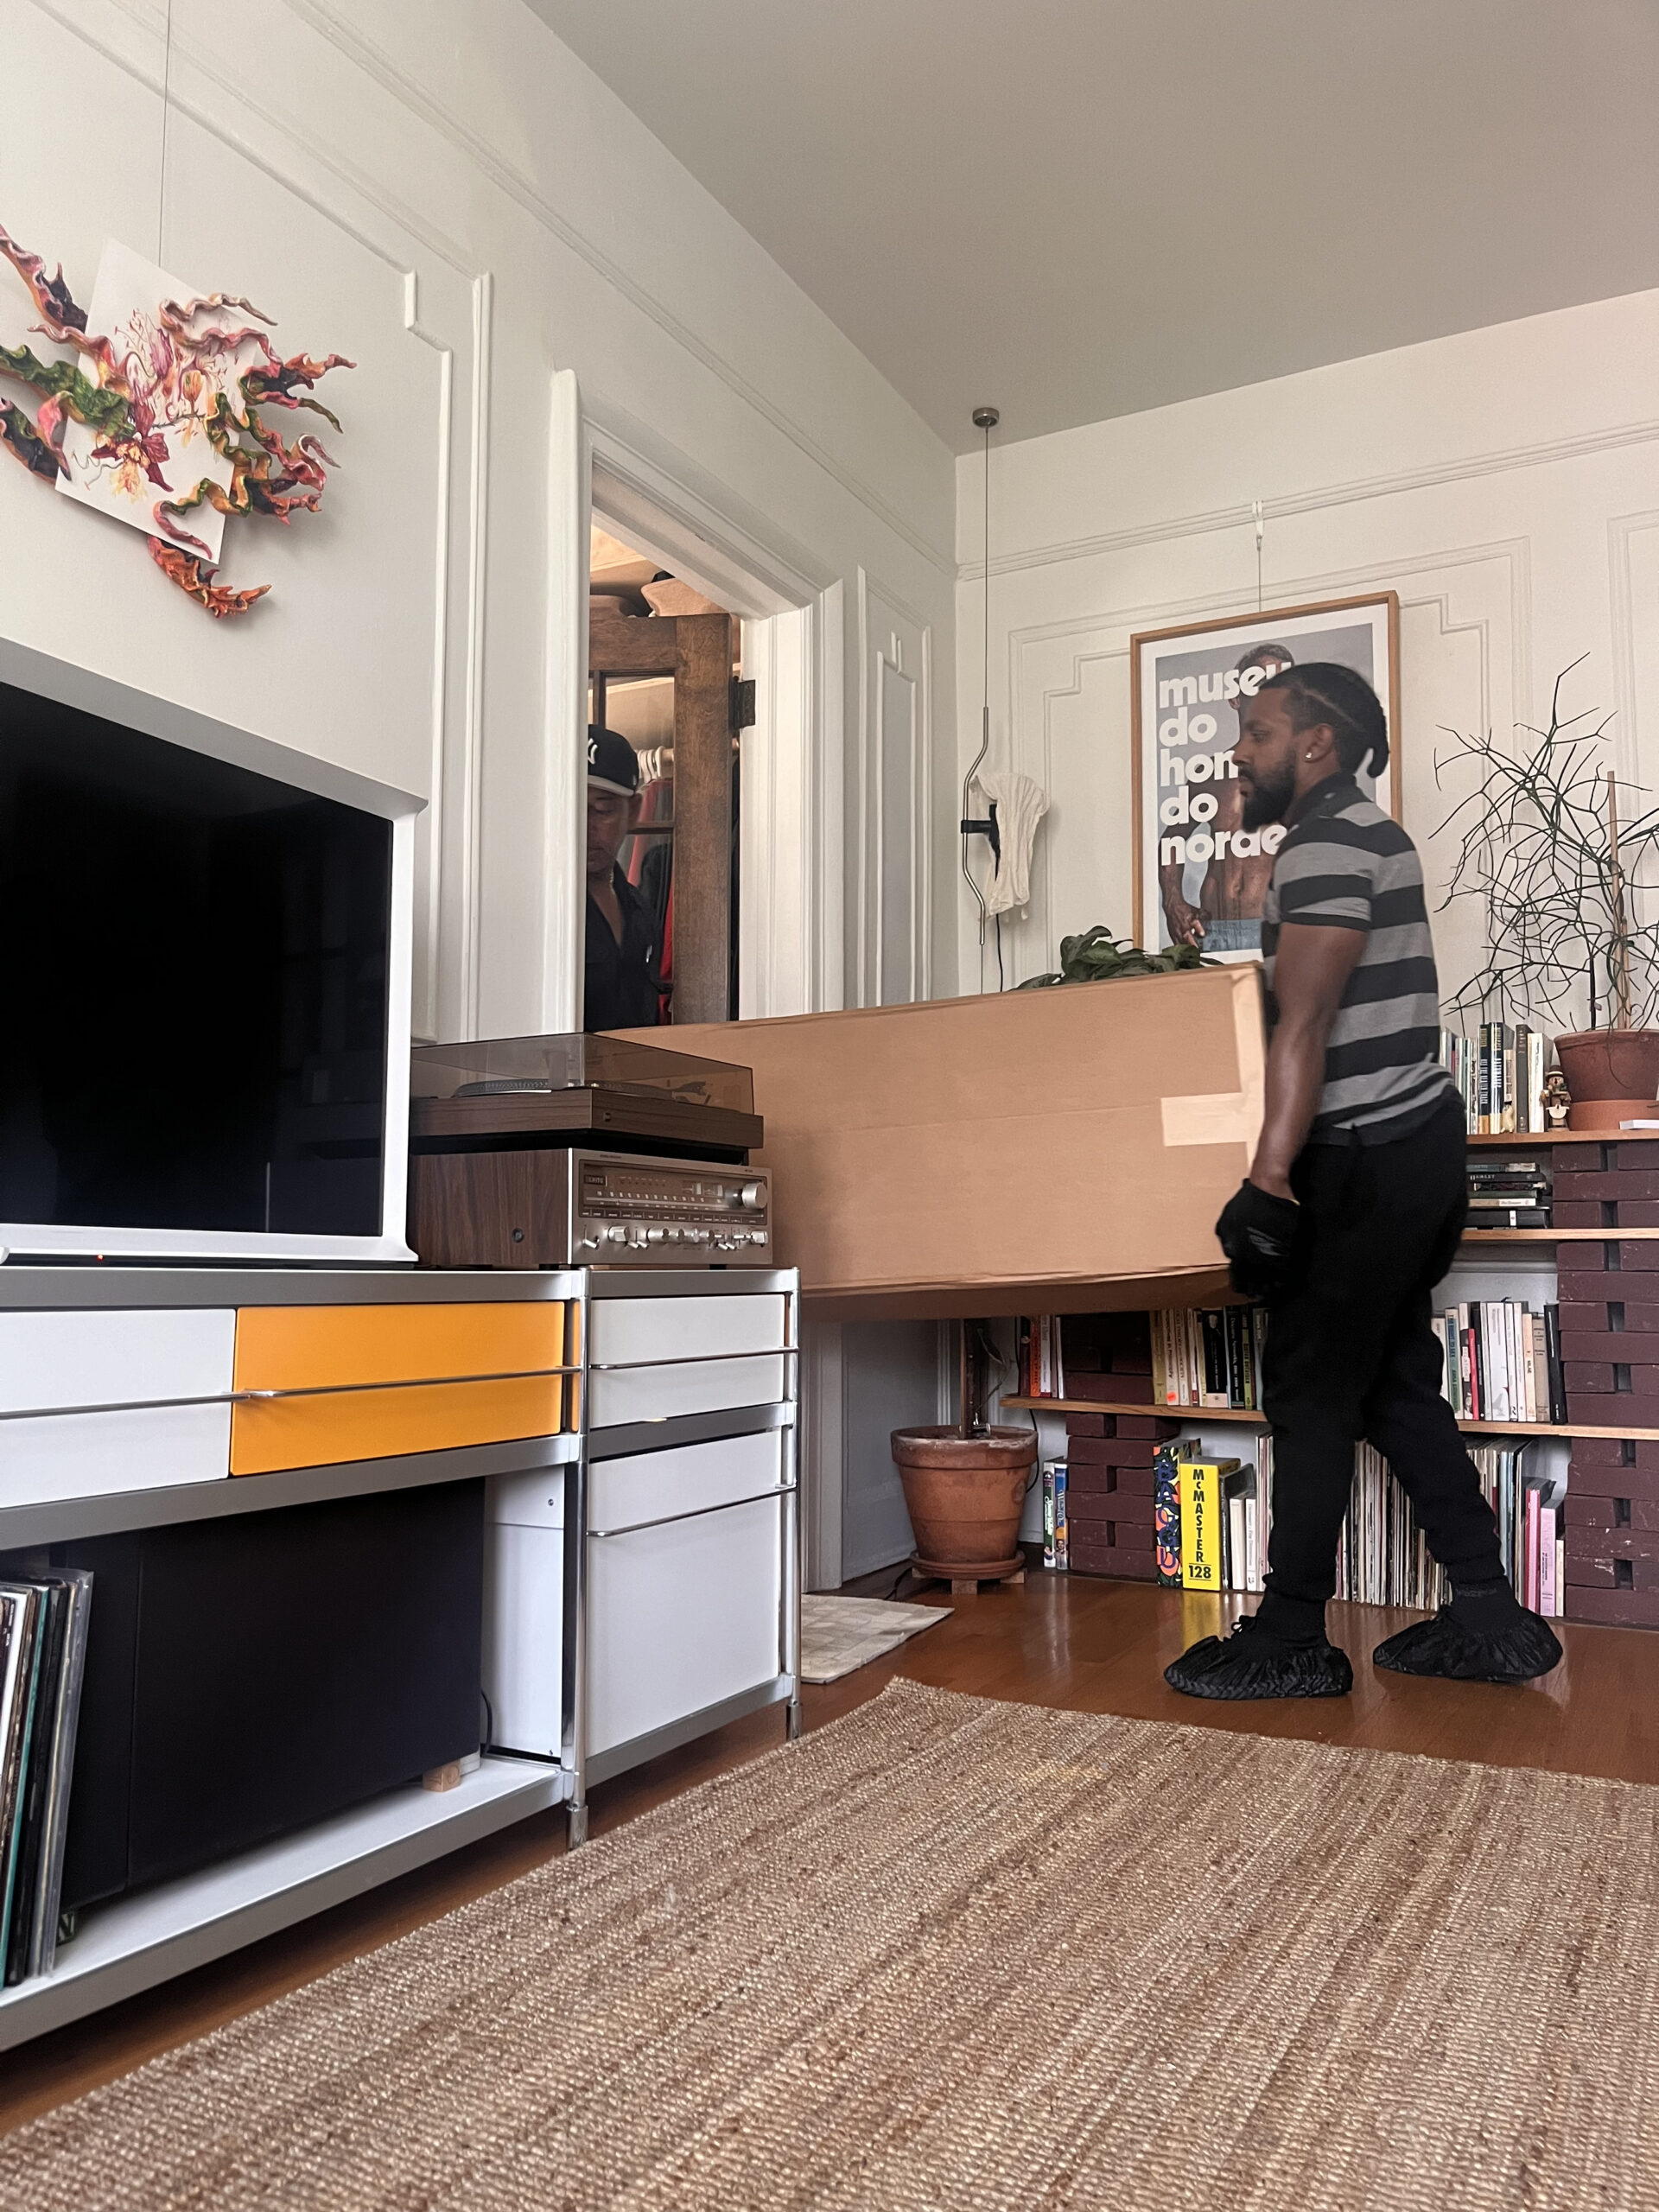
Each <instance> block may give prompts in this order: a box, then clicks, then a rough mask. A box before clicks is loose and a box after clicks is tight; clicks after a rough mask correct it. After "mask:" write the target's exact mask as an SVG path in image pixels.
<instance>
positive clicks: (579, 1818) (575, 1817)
mask: <svg viewBox="0 0 1659 2212" xmlns="http://www.w3.org/2000/svg"><path fill="white" fill-rule="evenodd" d="M566 1814H567V1817H568V1820H569V1827H568V1828H567V1830H566V1834H565V1848H566V1849H567V1850H569V1851H580V1850H581V1848H582V1845H583V1844H584V1843H586V1842H587V1840H588V1801H587V1799H586V1798H585V1797H584V1798H583V1799H582V1802H580V1803H578V1802H576V1800H575V1798H572V1799H571V1801H570V1803H569V1806H568V1807H567V1808H566Z"/></svg>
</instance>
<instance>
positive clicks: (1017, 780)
mask: <svg viewBox="0 0 1659 2212" xmlns="http://www.w3.org/2000/svg"><path fill="white" fill-rule="evenodd" d="M974 781H975V782H976V784H977V785H979V788H980V789H981V791H983V792H984V794H985V796H986V798H988V799H991V800H994V801H995V804H996V826H997V834H998V836H1000V837H1001V842H1002V858H1001V861H999V862H998V864H997V870H996V874H995V875H994V876H993V877H992V878H991V880H990V882H989V883H988V885H987V886H986V889H985V911H986V912H987V913H990V914H1006V913H1007V912H1010V911H1011V910H1012V909H1013V908H1014V907H1015V906H1025V905H1026V904H1027V901H1028V900H1029V899H1030V897H1031V852H1032V847H1033V845H1034V844H1035V843H1036V842H1037V824H1038V823H1039V822H1040V821H1041V820H1042V818H1043V817H1044V815H1046V813H1047V812H1048V793H1047V792H1046V791H1045V790H1044V789H1043V787H1042V785H1040V784H1034V783H1033V781H1032V779H1031V778H1030V777H1029V776H1021V775H1018V774H1016V773H1015V772H1014V770H1013V769H1012V768H985V769H982V770H980V772H978V773H977V774H976V776H975V778H974Z"/></svg>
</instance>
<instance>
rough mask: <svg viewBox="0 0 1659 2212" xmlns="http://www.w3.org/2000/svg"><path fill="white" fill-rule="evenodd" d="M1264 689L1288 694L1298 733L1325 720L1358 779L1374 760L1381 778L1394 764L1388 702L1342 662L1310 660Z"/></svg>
mask: <svg viewBox="0 0 1659 2212" xmlns="http://www.w3.org/2000/svg"><path fill="white" fill-rule="evenodd" d="M1261 688H1262V690H1263V691H1282V692H1284V694H1285V695H1286V701H1285V703H1286V707H1287V710H1288V712H1289V715H1290V726H1291V728H1293V729H1294V730H1299V731H1300V730H1305V729H1312V728H1314V727H1315V725H1316V724H1318V723H1319V722H1324V723H1325V725H1326V726H1327V727H1328V728H1329V729H1330V731H1331V734H1332V736H1333V737H1334V738H1335V739H1336V741H1337V758H1338V760H1339V761H1340V762H1341V763H1342V766H1343V769H1344V772H1345V773H1346V774H1348V775H1350V776H1352V775H1357V773H1358V772H1359V771H1360V769H1362V768H1363V767H1364V766H1366V764H1367V762H1368V761H1369V762H1370V772H1371V773H1372V775H1374V776H1380V775H1381V774H1382V772H1383V770H1384V768H1386V767H1387V766H1388V765H1389V722H1388V716H1387V715H1385V714H1384V713H1383V702H1382V701H1381V700H1380V699H1379V698H1378V697H1377V696H1376V692H1375V691H1373V690H1372V689H1371V687H1370V684H1369V683H1367V682H1366V681H1365V678H1364V677H1363V676H1360V675H1358V674H1357V673H1356V671H1354V670H1353V669H1351V668H1344V667H1343V665H1342V664H1341V663H1340V662H1339V661H1334V660H1305V661H1303V662H1302V663H1301V664H1300V665H1299V666H1297V667H1294V668H1281V670H1280V671H1279V672H1278V673H1277V675H1275V676H1270V677H1268V679H1267V681H1266V683H1263V684H1262V687H1261Z"/></svg>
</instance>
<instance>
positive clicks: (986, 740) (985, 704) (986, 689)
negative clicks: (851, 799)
mask: <svg viewBox="0 0 1659 2212" xmlns="http://www.w3.org/2000/svg"><path fill="white" fill-rule="evenodd" d="M982 416H983V417H984V419H983V420H981V421H980V422H979V427H980V429H982V432H983V433H984V438H985V448H984V452H985V549H984V550H985V578H984V600H983V607H984V615H983V629H984V637H983V639H982V648H983V651H982V661H981V674H980V709H979V717H980V721H979V750H978V752H977V753H975V755H974V757H973V760H971V761H970V762H969V768H968V772H967V774H966V775H965V776H964V777H963V779H962V817H961V818H962V820H963V822H964V823H966V821H967V819H968V816H969V803H968V794H969V791H971V790H972V789H973V783H974V778H975V776H976V774H977V773H978V772H979V769H980V767H981V766H982V763H983V761H984V759H985V755H986V754H987V753H988V752H989V751H990V749H991V432H992V430H993V429H995V424H996V414H995V410H994V409H990V408H986V409H984V410H982ZM977 419H978V418H977V417H976V420H977ZM962 880H963V882H964V883H965V884H966V885H967V886H968V888H969V890H970V891H971V892H972V893H973V894H974V903H975V905H976V906H977V907H978V908H979V987H980V988H981V990H983V989H984V988H985V921H986V906H985V894H984V893H983V892H982V891H981V889H980V887H979V886H978V884H976V882H975V880H974V874H973V870H972V869H971V868H969V865H968V839H967V837H966V836H965V835H964V836H963V841H962ZM998 938H999V944H998V950H999V954H1000V951H1001V932H1000V931H999V932H998ZM998 967H999V972H1000V969H1001V961H1000V959H999V963H998ZM999 988H1001V987H1000V985H999Z"/></svg>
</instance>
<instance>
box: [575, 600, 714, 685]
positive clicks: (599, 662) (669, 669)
mask: <svg viewBox="0 0 1659 2212" xmlns="http://www.w3.org/2000/svg"><path fill="white" fill-rule="evenodd" d="M679 619H680V618H679V617H677V616H675V615H672V614H649V615H647V614H612V613H608V612H607V613H601V612H600V611H599V609H598V608H596V607H589V608H588V672H589V674H594V673H597V674H599V675H601V676H672V675H673V673H674V671H675V666H676V652H675V633H676V625H677V621H678V620H679ZM692 619H694V620H702V621H707V620H709V619H710V618H709V617H708V616H706V615H702V616H697V617H694V618H692ZM719 619H721V620H723V619H724V618H723V617H722V618H719ZM729 681H730V675H729V671H728V683H729Z"/></svg>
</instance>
